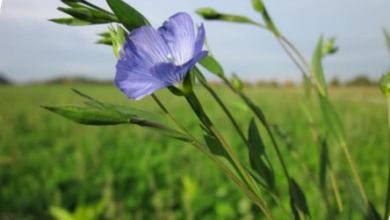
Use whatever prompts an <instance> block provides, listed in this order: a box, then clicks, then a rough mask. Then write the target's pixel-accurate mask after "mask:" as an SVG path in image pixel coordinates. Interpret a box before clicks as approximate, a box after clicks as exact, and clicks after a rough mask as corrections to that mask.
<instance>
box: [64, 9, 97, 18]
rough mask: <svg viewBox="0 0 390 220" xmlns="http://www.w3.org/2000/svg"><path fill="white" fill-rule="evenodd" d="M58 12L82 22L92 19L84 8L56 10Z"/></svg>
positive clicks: (90, 14)
mask: <svg viewBox="0 0 390 220" xmlns="http://www.w3.org/2000/svg"><path fill="white" fill-rule="evenodd" d="M58 10H59V11H62V12H64V13H66V14H69V15H71V16H73V17H75V18H77V19H81V20H84V21H90V20H92V18H93V15H92V13H91V12H90V11H89V10H88V9H85V8H58Z"/></svg>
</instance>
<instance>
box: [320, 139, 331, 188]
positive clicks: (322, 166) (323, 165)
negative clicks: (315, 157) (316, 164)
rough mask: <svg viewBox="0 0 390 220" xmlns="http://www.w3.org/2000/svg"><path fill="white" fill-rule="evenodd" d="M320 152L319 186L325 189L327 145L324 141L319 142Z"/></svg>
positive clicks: (327, 158) (327, 157) (327, 159)
mask: <svg viewBox="0 0 390 220" xmlns="http://www.w3.org/2000/svg"><path fill="white" fill-rule="evenodd" d="M321 142H322V143H321V152H320V186H321V188H322V189H325V186H326V170H327V167H328V161H329V154H328V145H327V143H326V140H322V141H321Z"/></svg>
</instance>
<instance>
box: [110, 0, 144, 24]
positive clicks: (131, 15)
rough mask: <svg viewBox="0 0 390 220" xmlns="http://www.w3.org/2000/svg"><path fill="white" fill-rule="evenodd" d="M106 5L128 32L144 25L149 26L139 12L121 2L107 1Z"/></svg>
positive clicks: (120, 0) (119, 0)
mask: <svg viewBox="0 0 390 220" xmlns="http://www.w3.org/2000/svg"><path fill="white" fill-rule="evenodd" d="M107 3H108V5H109V6H110V8H111V10H112V11H113V12H114V14H115V15H116V16H117V17H118V20H119V21H120V22H121V23H122V24H123V25H124V26H125V27H126V29H127V30H128V31H132V30H134V29H135V28H139V27H141V26H144V25H150V23H149V21H148V20H147V19H146V18H145V17H144V16H143V15H142V14H141V13H140V12H138V11H137V10H136V9H134V8H133V7H131V6H130V5H128V4H127V3H126V2H124V1H122V0H107Z"/></svg>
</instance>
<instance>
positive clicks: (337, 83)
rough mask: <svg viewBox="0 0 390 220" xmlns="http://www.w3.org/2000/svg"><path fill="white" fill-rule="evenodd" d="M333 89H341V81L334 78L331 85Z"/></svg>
mask: <svg viewBox="0 0 390 220" xmlns="http://www.w3.org/2000/svg"><path fill="white" fill-rule="evenodd" d="M329 85H330V86H331V87H339V86H340V81H339V79H338V78H337V77H334V78H333V79H332V80H331V81H330V84H329Z"/></svg>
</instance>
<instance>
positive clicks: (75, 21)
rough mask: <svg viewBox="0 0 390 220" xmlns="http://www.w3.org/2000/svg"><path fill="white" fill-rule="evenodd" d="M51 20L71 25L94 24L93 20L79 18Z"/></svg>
mask: <svg viewBox="0 0 390 220" xmlns="http://www.w3.org/2000/svg"><path fill="white" fill-rule="evenodd" d="M49 21H52V22H54V23H57V24H63V25H69V26H85V25H91V24H93V23H91V22H88V21H83V20H80V19H77V18H54V19H50V20H49Z"/></svg>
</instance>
